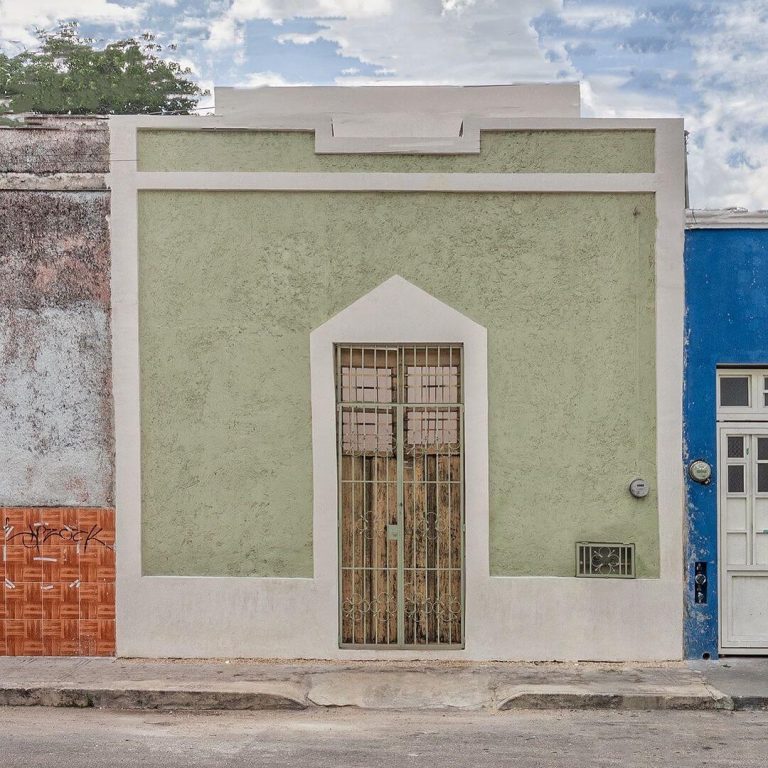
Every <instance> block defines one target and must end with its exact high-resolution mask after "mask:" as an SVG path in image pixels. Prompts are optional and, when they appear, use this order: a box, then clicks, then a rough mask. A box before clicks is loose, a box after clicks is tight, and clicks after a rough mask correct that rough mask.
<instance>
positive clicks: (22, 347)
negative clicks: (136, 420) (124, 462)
mask: <svg viewBox="0 0 768 768" xmlns="http://www.w3.org/2000/svg"><path fill="white" fill-rule="evenodd" d="M35 123H36V125H25V126H22V127H19V128H7V129H2V130H0V466H2V472H0V506H46V505H75V504H76V505H84V506H109V505H111V504H112V485H113V463H114V462H113V438H112V402H111V381H110V346H109V223H108V214H109V193H108V192H107V190H106V188H105V183H104V176H103V174H104V173H105V172H106V171H107V170H108V163H109V153H108V143H109V134H108V131H107V125H106V121H104V120H98V119H90V120H89V119H81V118H78V119H66V118H36V119H35Z"/></svg>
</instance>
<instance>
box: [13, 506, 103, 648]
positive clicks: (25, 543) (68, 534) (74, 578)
mask: <svg viewBox="0 0 768 768" xmlns="http://www.w3.org/2000/svg"><path fill="white" fill-rule="evenodd" d="M0 516H1V518H2V522H3V526H4V533H5V538H4V541H3V557H2V563H0V566H1V570H0V576H2V579H3V594H2V602H1V603H0V654H3V655H7V656H113V655H114V654H115V512H114V510H112V509H93V508H73V507H64V508H60V507H34V508H18V507H13V508H7V507H6V508H0Z"/></svg>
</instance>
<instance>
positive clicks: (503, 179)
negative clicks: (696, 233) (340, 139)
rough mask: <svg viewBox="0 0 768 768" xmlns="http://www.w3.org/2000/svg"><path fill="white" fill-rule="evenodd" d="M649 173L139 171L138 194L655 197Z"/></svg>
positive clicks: (137, 178) (653, 181)
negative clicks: (257, 192) (619, 194)
mask: <svg viewBox="0 0 768 768" xmlns="http://www.w3.org/2000/svg"><path fill="white" fill-rule="evenodd" d="M656 179H657V177H656V174H653V173H354V172H352V173H349V172H338V173H336V172H330V173H290V172H271V173H251V172H210V171H184V172H182V171H174V172H163V171H143V172H138V173H136V174H135V184H136V188H137V189H167V190H184V189H193V190H200V189H203V190H208V191H226V190H268V191H271V192H298V191H314V192H316V191H329V192H330V191H333V192H369V191H383V192H655V191H656V189H657V184H656Z"/></svg>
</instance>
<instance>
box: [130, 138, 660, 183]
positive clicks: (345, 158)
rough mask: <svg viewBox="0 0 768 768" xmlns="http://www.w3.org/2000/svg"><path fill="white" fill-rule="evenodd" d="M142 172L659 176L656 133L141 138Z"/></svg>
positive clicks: (140, 166)
mask: <svg viewBox="0 0 768 768" xmlns="http://www.w3.org/2000/svg"><path fill="white" fill-rule="evenodd" d="M138 153H139V170H140V171H306V172H319V171H333V172H342V171H346V172H358V173H361V172H365V171H370V172H376V171H378V172H399V173H417V172H430V171H431V172H445V173H448V172H450V173H653V170H654V162H655V161H654V132H653V131H626V130H625V131H605V130H603V131H482V132H481V134H480V154H479V155H362V154H348V155H319V154H315V137H314V133H312V132H306V131H304V132H302V131H296V132H288V131H218V132H215V133H213V132H205V131H162V130H161V131H158V130H141V131H139V134H138Z"/></svg>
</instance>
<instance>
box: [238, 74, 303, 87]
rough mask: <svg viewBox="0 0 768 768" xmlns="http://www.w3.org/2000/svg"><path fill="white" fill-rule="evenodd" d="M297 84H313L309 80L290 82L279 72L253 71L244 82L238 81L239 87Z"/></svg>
mask: <svg viewBox="0 0 768 768" xmlns="http://www.w3.org/2000/svg"><path fill="white" fill-rule="evenodd" d="M266 85H268V86H273V87H274V86H282V87H285V86H296V85H312V83H308V82H290V81H289V80H287V79H286V78H285V77H283V76H282V75H281V74H278V73H277V72H252V73H251V74H250V75H248V77H247V78H246V79H245V80H243V81H242V82H239V83H236V84H235V87H237V88H261V87H263V86H266Z"/></svg>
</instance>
